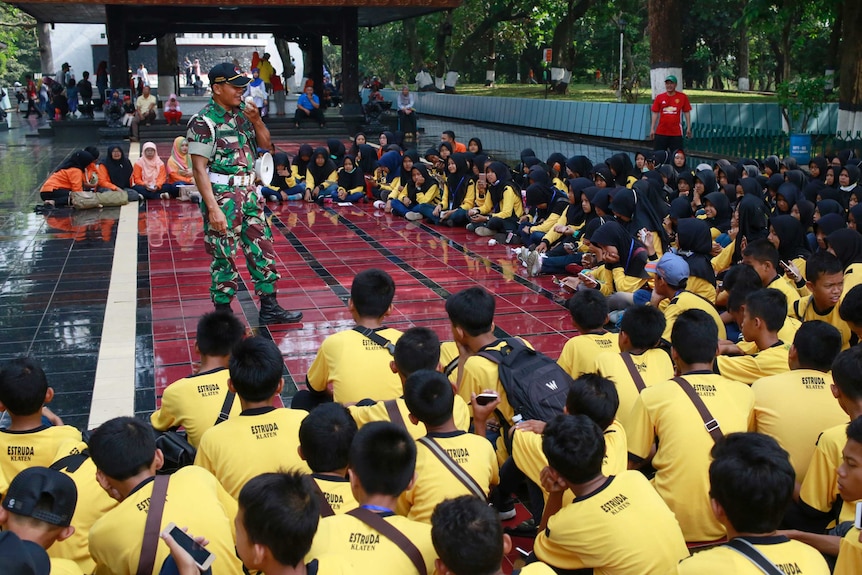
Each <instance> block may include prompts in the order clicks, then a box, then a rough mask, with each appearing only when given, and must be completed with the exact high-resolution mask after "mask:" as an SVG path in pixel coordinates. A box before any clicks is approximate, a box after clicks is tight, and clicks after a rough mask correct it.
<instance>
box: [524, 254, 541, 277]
mask: <svg viewBox="0 0 862 575" xmlns="http://www.w3.org/2000/svg"><path fill="white" fill-rule="evenodd" d="M541 256H542V254H540V253H539V252H535V251H534V252H530V255H529V256H527V271H528V272H529V273H530V277H531V278H534V277H536V276H537V275H539V274H540V273H542V257H541Z"/></svg>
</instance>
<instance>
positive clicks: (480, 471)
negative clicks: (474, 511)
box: [397, 431, 500, 524]
mask: <svg viewBox="0 0 862 575" xmlns="http://www.w3.org/2000/svg"><path fill="white" fill-rule="evenodd" d="M427 437H429V438H431V439H433V440H434V441H435V442H436V443H437V444H438V445H439V446H440V447H441V448H442V449H443V450H444V451H445V452H446V453H447V454H448V455H449V457H451V458H452V459H454V460H455V462H457V463H458V465H460V466H461V468H462V469H463V470H464V471H465V472H466V473H467V474H468V475H469V476H470V477H472V478H473V480H474V481H475V482H476V483H477V484H478V485H479V487H481V488H482V489H483V490H484V491H485V496H487V495H488V492H489V491H490V488H491V487H493V486H494V485H497V484H498V483H499V482H500V469H499V468H498V467H497V454H496V453H495V451H494V447H493V446H492V445H491V442H490V441H488V440H487V439H485V438H484V437H479V436H478V435H475V434H472V433H466V432H464V431H454V432H450V433H439V432H432V433H429V434H428V435H427ZM472 494H473V492H472V491H470V490H469V489H467V486H466V485H464V484H463V483H461V481H460V480H458V478H457V477H455V475H454V474H453V473H452V472H451V471H450V470H449V468H447V467H446V466H445V465H444V464H443V462H442V461H440V459H438V457H437V456H436V455H434V453H432V452H431V450H430V449H429V448H428V447H427V446H426V445H424V444H422V443H421V442H417V443H416V480H415V481H414V483H413V486H412V487H411V488H409V489H408V490H407V491H405V492H404V493H402V494H401V497H399V498H398V507H397V511H398V514H399V515H404V516H406V517H407V518H408V519H411V520H413V521H421V522H423V523H428V524H430V523H431V513H433V512H434V508H435V507H437V504H438V503H440V502H441V501H443V500H445V499H451V498H453V497H459V496H461V495H472Z"/></svg>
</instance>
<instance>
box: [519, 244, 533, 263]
mask: <svg viewBox="0 0 862 575" xmlns="http://www.w3.org/2000/svg"><path fill="white" fill-rule="evenodd" d="M516 249H517V250H518V260H520V262H521V263H522V264H524V265H525V266H526V265H527V259H528V258H529V257H530V254H531V253H533V252H531V251H530V250H528V249H527V248H516Z"/></svg>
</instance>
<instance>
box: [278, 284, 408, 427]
mask: <svg viewBox="0 0 862 575" xmlns="http://www.w3.org/2000/svg"><path fill="white" fill-rule="evenodd" d="M394 297H395V282H394V281H392V277H391V276H390V275H389V274H388V273H386V272H385V271H383V270H379V269H375V268H370V269H367V270H363V271H361V272H359V273H358V274H356V276H355V277H354V278H353V284H352V285H351V286H350V300H349V301H348V303H347V307H348V309H349V310H350V313H351V315H352V316H353V321H355V322H356V327H354V328H353V329H348V330H345V331H340V332H338V333H335V334H332V335H330V336H329V337H327V338H326V339H325V340H323V343H322V344H321V345H320V349H319V350H318V351H317V356H316V357H315V358H314V362H313V363H312V364H311V367H310V368H308V375H307V382H308V388H309V389H308V390H301V391H298V392H297V393H296V395H295V396H294V397H293V401H292V403H291V405H292V406H293V407H295V408H297V409H305V410H308V411H310V410H311V409H313V408H314V407H315V406H317V405H319V404H320V403H323V402H326V401H333V400H334V401H337V402H338V403H345V404H348V403H356V402H357V401H360V400H362V399H366V398H370V399H375V400H386V399H395V398H396V397H398V396H399V395H401V380H400V379H399V377H398V375H397V374H395V373H392V370H391V369H389V362H390V360H391V359H392V351H393V350H394V345H395V342H396V341H398V338H399V337H401V332H400V331H398V330H395V329H392V328H388V327H385V326H384V325H383V321H384V320H385V319H386V316H388V315H389V314H390V313H391V312H392V300H393V298H394ZM376 339H380V342H379V343H378V342H377V341H375V340H376ZM384 340H385V342H386V345H385V346H384V345H382V344H383V343H384Z"/></svg>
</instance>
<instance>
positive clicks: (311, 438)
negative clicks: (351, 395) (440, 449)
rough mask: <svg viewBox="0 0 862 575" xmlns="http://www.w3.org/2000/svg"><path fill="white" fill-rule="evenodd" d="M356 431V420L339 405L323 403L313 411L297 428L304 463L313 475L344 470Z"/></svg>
mask: <svg viewBox="0 0 862 575" xmlns="http://www.w3.org/2000/svg"><path fill="white" fill-rule="evenodd" d="M356 430H357V429H356V421H355V420H354V419H353V416H352V415H350V411H349V410H348V409H347V408H346V407H344V406H343V405H341V404H340V403H324V404H322V405H320V406H318V407H317V408H315V409H313V410H312V411H311V412H310V413H309V414H308V415H307V416H306V417H305V419H303V420H302V423H301V424H300V425H299V445H300V447H302V455H303V456H304V457H305V462H306V463H307V464H308V466H309V467H310V468H311V470H312V471H313V472H314V473H329V472H332V471H336V470H339V469H344V468H345V467H347V459H348V456H349V454H350V446H351V445H352V444H353V438H354V437H355V436H356Z"/></svg>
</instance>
